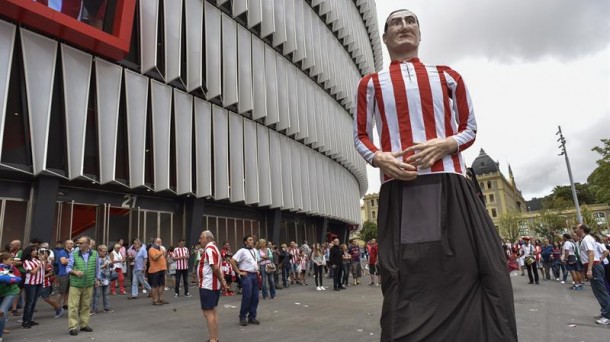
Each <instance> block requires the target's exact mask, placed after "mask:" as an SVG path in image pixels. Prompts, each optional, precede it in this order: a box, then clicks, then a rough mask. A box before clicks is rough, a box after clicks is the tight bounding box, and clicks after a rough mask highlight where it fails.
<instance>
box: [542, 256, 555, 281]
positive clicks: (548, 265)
mask: <svg viewBox="0 0 610 342" xmlns="http://www.w3.org/2000/svg"><path fill="white" fill-rule="evenodd" d="M551 265H553V261H551V260H549V261H543V262H542V267H543V268H544V276H545V279H546V280H551V272H550V268H551Z"/></svg>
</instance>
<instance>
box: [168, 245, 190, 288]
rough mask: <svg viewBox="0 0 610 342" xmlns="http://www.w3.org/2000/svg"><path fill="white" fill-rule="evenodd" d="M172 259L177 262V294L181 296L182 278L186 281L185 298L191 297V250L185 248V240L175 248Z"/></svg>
mask: <svg viewBox="0 0 610 342" xmlns="http://www.w3.org/2000/svg"><path fill="white" fill-rule="evenodd" d="M172 259H174V260H176V294H174V297H178V296H179V295H180V278H182V280H183V281H184V296H185V297H190V296H191V295H190V294H189V283H188V279H189V249H188V248H187V247H185V246H184V239H180V241H178V247H176V248H174V252H173V253H172Z"/></svg>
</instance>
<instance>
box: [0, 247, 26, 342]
mask: <svg viewBox="0 0 610 342" xmlns="http://www.w3.org/2000/svg"><path fill="white" fill-rule="evenodd" d="M13 260H14V259H13V256H12V255H11V254H9V253H2V254H0V262H2V263H1V264H0V276H1V277H2V282H0V312H1V313H2V315H1V316H0V339H1V338H2V336H3V334H4V333H5V330H4V327H5V325H6V321H7V317H8V311H9V310H10V309H11V306H12V305H13V300H14V299H15V297H17V296H18V295H19V285H18V284H19V283H20V282H21V274H20V273H19V270H18V269H17V268H16V267H15V266H13ZM7 333H8V331H7Z"/></svg>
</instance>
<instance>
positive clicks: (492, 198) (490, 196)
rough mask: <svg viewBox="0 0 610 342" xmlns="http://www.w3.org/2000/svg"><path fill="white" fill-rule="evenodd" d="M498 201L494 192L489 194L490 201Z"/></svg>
mask: <svg viewBox="0 0 610 342" xmlns="http://www.w3.org/2000/svg"><path fill="white" fill-rule="evenodd" d="M495 201H496V199H495V197H494V194H489V203H494V202H495Z"/></svg>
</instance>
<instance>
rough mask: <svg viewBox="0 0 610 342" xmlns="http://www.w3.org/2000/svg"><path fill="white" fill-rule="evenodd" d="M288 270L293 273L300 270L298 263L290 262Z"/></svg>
mask: <svg viewBox="0 0 610 342" xmlns="http://www.w3.org/2000/svg"><path fill="white" fill-rule="evenodd" d="M290 268H291V269H290V272H292V273H295V272H300V271H299V265H297V264H290Z"/></svg>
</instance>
